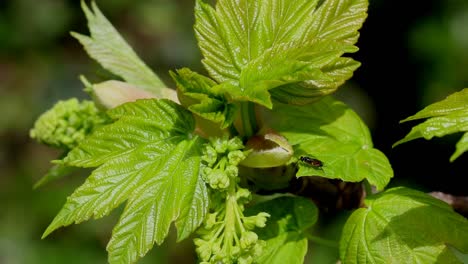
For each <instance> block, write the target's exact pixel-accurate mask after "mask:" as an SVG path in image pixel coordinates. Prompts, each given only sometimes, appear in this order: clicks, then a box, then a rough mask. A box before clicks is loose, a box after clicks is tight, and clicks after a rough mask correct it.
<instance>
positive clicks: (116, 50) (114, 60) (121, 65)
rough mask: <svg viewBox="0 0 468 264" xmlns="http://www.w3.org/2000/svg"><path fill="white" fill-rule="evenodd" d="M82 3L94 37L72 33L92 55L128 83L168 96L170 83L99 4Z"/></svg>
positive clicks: (157, 94)
mask: <svg viewBox="0 0 468 264" xmlns="http://www.w3.org/2000/svg"><path fill="white" fill-rule="evenodd" d="M81 6H82V8H83V11H84V13H85V15H86V18H87V19H88V27H89V31H90V34H91V36H89V37H88V36H85V35H82V34H78V33H75V32H72V33H71V34H72V35H73V37H75V38H76V39H78V41H80V43H81V44H82V45H83V46H84V48H85V50H86V51H87V52H88V54H89V56H90V57H91V58H93V59H95V60H96V61H98V62H99V63H100V64H101V65H102V67H104V68H105V69H107V70H108V71H110V72H112V73H113V74H115V75H118V76H120V77H122V78H123V79H124V80H125V81H127V82H128V83H130V84H133V85H136V86H137V87H139V88H141V89H144V90H147V91H149V92H151V93H153V94H155V95H156V96H158V97H159V98H165V90H167V88H165V87H167V86H166V85H165V84H164V83H163V82H162V81H161V80H160V79H159V78H158V76H156V74H154V72H153V71H151V70H150V69H149V68H148V66H146V64H145V63H144V62H143V61H141V59H140V58H139V57H138V55H137V54H136V53H135V52H134V51H133V49H132V48H131V47H130V46H129V45H128V44H127V43H126V42H125V40H124V39H123V38H122V37H121V36H120V34H119V33H118V32H117V30H115V28H114V27H113V26H112V24H111V23H110V22H109V21H108V20H107V18H106V17H105V16H104V15H103V14H102V12H101V11H100V10H99V8H98V7H97V5H96V3H95V2H92V3H91V7H92V10H90V9H89V8H88V6H87V5H86V4H85V2H84V0H82V1H81Z"/></svg>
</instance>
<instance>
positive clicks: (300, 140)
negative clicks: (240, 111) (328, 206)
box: [263, 97, 393, 190]
mask: <svg viewBox="0 0 468 264" xmlns="http://www.w3.org/2000/svg"><path fill="white" fill-rule="evenodd" d="M263 117H264V120H267V121H266V125H267V126H268V127H271V128H273V129H274V130H276V131H277V132H280V133H281V135H283V136H284V137H286V138H287V139H288V141H289V143H290V144H291V145H292V146H293V147H294V153H296V155H297V157H299V156H300V155H306V156H313V157H315V158H317V159H319V160H321V161H322V162H323V164H324V166H323V167H322V168H321V169H317V168H315V167H313V166H307V165H306V164H303V163H299V171H298V173H297V176H298V177H301V176H313V175H317V176H322V177H326V178H331V179H341V180H343V181H349V182H359V181H362V180H364V179H366V180H368V181H369V182H370V183H371V184H372V185H375V186H376V187H377V189H379V190H382V189H383V188H384V187H385V186H386V185H387V184H388V182H389V181H390V179H391V178H392V177H393V170H392V167H391V165H390V163H389V161H388V159H387V158H386V157H385V155H384V154H383V153H382V152H380V151H379V150H377V149H375V148H374V147H373V144H372V140H371V136H370V133H369V130H368V128H367V127H366V125H365V124H364V123H363V122H362V120H361V119H360V118H359V116H358V115H357V114H356V113H355V112H354V111H353V110H351V109H350V108H349V107H347V106H346V105H345V104H343V103H342V102H340V101H337V100H335V99H333V98H332V97H325V98H323V99H322V100H320V101H319V102H317V103H314V104H310V105H304V106H293V105H286V104H281V103H275V111H269V110H266V111H264V112H263ZM291 120H294V122H291Z"/></svg>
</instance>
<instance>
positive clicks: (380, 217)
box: [340, 188, 468, 264]
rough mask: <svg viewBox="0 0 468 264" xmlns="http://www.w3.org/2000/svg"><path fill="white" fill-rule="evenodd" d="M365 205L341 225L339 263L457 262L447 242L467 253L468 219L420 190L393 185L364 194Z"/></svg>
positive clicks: (458, 261)
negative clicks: (379, 190) (390, 187)
mask: <svg viewBox="0 0 468 264" xmlns="http://www.w3.org/2000/svg"><path fill="white" fill-rule="evenodd" d="M366 206H367V208H360V209H358V210H356V211H355V212H354V213H353V214H352V215H351V217H350V218H349V219H348V221H347V222H346V224H345V226H344V229H343V233H342V237H341V241H340V257H341V261H342V262H343V263H344V264H348V263H462V262H461V261H460V260H458V259H457V257H456V256H455V254H454V252H453V251H452V250H451V249H450V248H449V247H448V245H450V246H453V247H455V248H457V249H458V250H460V251H462V252H464V253H466V252H468V239H466V234H468V221H467V220H466V219H465V218H464V217H462V216H461V215H458V214H456V213H455V212H454V211H453V210H452V208H451V207H450V206H449V205H448V204H446V203H444V202H442V201H440V200H438V199H435V198H433V197H431V196H429V195H427V194H425V193H422V192H419V191H415V190H411V189H407V188H393V189H389V190H387V191H386V192H384V193H380V194H378V195H375V196H372V197H369V198H368V199H366ZM455 227H456V228H455Z"/></svg>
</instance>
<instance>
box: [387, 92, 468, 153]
mask: <svg viewBox="0 0 468 264" xmlns="http://www.w3.org/2000/svg"><path fill="white" fill-rule="evenodd" d="M423 118H428V119H427V120H426V121H424V122H423V123H421V124H419V125H416V126H415V127H413V128H412V129H411V131H410V132H409V133H408V135H406V136H405V137H404V138H403V139H401V140H399V141H397V142H396V143H395V144H393V147H395V146H397V145H399V144H401V143H405V142H408V141H411V140H414V139H417V138H425V139H428V140H429V139H431V138H433V137H442V136H445V135H448V134H453V133H457V132H463V133H464V134H463V136H462V138H461V139H460V141H459V142H458V143H457V146H456V151H455V153H454V154H453V155H452V156H451V157H450V161H454V160H455V159H456V158H458V157H459V156H460V155H462V154H463V153H464V152H465V151H467V150H468V88H465V89H463V90H461V91H460V92H457V93H454V94H452V95H450V96H448V97H447V98H445V99H444V100H442V101H440V102H437V103H434V104H431V105H429V106H427V107H426V108H424V109H423V110H421V111H419V112H418V113H416V114H415V115H413V116H410V117H408V118H406V119H404V120H402V121H401V122H406V121H410V120H417V119H423Z"/></svg>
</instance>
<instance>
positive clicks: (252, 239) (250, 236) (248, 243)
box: [239, 231, 258, 249]
mask: <svg viewBox="0 0 468 264" xmlns="http://www.w3.org/2000/svg"><path fill="white" fill-rule="evenodd" d="M257 241H258V236H257V234H255V232H252V231H247V232H244V233H242V236H241V238H240V241H239V243H240V246H241V248H242V249H249V248H251V247H252V246H253V245H254V244H255V243H257Z"/></svg>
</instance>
